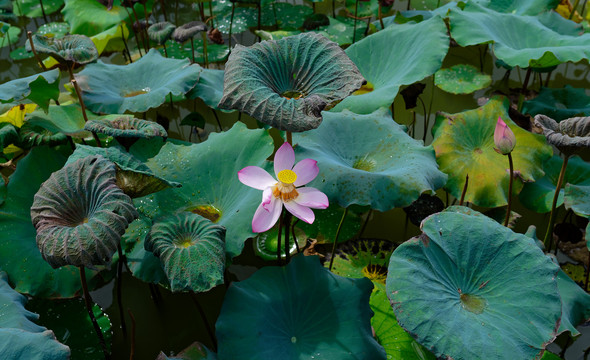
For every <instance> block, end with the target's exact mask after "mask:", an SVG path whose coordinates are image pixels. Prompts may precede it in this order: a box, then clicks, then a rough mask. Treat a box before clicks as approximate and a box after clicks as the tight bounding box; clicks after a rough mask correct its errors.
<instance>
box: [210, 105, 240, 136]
mask: <svg viewBox="0 0 590 360" xmlns="http://www.w3.org/2000/svg"><path fill="white" fill-rule="evenodd" d="M211 111H213V116H215V120H216V121H217V126H219V131H220V132H221V131H223V128H222V127H221V121H219V116H217V111H215V109H213V108H211ZM241 119H242V113H241V112H238V121H240V120H241Z"/></svg>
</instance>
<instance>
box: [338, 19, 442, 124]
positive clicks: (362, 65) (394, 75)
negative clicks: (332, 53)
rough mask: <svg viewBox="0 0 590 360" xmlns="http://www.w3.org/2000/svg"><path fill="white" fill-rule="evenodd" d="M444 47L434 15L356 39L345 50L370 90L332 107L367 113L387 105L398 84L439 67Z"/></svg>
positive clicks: (417, 78)
mask: <svg viewBox="0 0 590 360" xmlns="http://www.w3.org/2000/svg"><path fill="white" fill-rule="evenodd" d="M448 50H449V37H448V36H447V28H446V26H445V23H444V21H443V20H442V19H441V18H440V17H438V16H435V17H433V18H431V19H429V20H426V21H423V22H421V23H418V24H410V23H408V24H403V25H396V26H391V27H389V28H387V29H385V30H384V31H380V32H378V33H376V34H373V35H371V36H369V37H368V38H366V39H363V40H361V41H359V42H358V43H356V44H354V45H352V46H350V47H349V48H348V49H346V54H348V56H350V58H351V59H352V61H353V62H354V63H355V64H356V65H357V66H358V67H359V70H360V72H361V74H362V75H363V76H364V77H365V79H367V81H368V82H370V83H371V84H373V87H374V90H373V91H371V92H370V93H367V94H364V95H357V96H349V97H348V98H346V99H344V100H343V101H342V102H341V103H340V104H338V105H337V106H336V107H335V108H334V111H339V110H343V109H349V110H351V111H353V112H355V113H360V114H370V113H372V112H373V111H375V110H377V109H378V108H380V107H389V106H390V105H391V103H392V102H393V99H394V98H395V96H396V95H397V93H398V90H399V88H400V86H401V85H409V84H413V83H415V82H416V81H420V80H422V79H424V78H425V77H427V76H430V75H432V74H433V73H434V72H435V71H437V70H438V69H440V67H441V65H442V61H443V59H444V57H445V56H446V54H447V52H448Z"/></svg>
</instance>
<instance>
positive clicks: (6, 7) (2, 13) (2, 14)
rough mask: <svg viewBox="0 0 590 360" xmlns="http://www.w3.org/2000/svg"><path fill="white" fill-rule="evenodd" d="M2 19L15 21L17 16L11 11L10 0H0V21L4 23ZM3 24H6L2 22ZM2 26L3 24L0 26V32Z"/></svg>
mask: <svg viewBox="0 0 590 360" xmlns="http://www.w3.org/2000/svg"><path fill="white" fill-rule="evenodd" d="M4 21H11V22H16V21H17V17H16V15H15V14H14V12H13V7H12V1H11V0H2V1H1V2H0V22H2V23H4ZM4 24H6V23H4ZM0 25H1V24H0ZM2 27H3V26H0V32H2Z"/></svg>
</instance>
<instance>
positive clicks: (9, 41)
mask: <svg viewBox="0 0 590 360" xmlns="http://www.w3.org/2000/svg"><path fill="white" fill-rule="evenodd" d="M20 33H21V29H20V28H19V27H17V26H10V27H9V28H8V31H7V32H6V33H4V34H1V35H2V36H0V49H2V48H3V47H7V46H10V45H16V44H18V42H19V41H20Z"/></svg>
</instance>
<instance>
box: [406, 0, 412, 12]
mask: <svg viewBox="0 0 590 360" xmlns="http://www.w3.org/2000/svg"><path fill="white" fill-rule="evenodd" d="M411 7H412V0H408V8H407V9H406V10H408V11H410V8H411Z"/></svg>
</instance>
